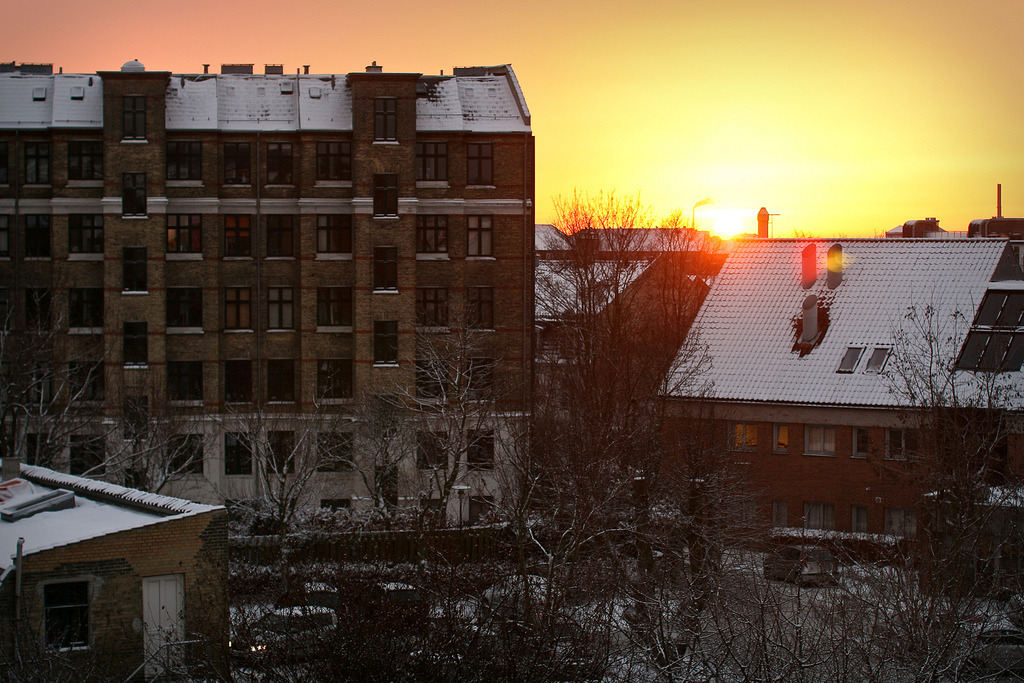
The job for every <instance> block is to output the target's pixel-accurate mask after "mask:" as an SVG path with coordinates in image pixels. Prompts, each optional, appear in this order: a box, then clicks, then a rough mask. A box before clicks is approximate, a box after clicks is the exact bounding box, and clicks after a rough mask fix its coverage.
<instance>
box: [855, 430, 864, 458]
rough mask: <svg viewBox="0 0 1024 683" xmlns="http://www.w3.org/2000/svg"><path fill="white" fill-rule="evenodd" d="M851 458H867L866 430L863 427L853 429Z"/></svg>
mask: <svg viewBox="0 0 1024 683" xmlns="http://www.w3.org/2000/svg"><path fill="white" fill-rule="evenodd" d="M853 457H854V458H866V457H868V430H867V428H865V427H854V428H853Z"/></svg>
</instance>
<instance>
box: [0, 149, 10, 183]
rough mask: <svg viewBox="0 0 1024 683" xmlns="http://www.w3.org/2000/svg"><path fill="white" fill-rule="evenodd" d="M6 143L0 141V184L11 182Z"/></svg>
mask: <svg viewBox="0 0 1024 683" xmlns="http://www.w3.org/2000/svg"><path fill="white" fill-rule="evenodd" d="M8 154H9V152H8V151H7V143H6V142H0V185H6V184H7V183H9V182H11V172H10V161H9V158H10V157H8Z"/></svg>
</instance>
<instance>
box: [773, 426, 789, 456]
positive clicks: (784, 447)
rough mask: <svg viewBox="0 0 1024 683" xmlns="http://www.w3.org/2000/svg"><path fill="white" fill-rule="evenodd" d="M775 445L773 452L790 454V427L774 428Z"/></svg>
mask: <svg viewBox="0 0 1024 683" xmlns="http://www.w3.org/2000/svg"><path fill="white" fill-rule="evenodd" d="M772 432H773V438H774V445H773V446H772V450H773V451H775V452H776V453H789V425H784V424H775V425H773V426H772Z"/></svg>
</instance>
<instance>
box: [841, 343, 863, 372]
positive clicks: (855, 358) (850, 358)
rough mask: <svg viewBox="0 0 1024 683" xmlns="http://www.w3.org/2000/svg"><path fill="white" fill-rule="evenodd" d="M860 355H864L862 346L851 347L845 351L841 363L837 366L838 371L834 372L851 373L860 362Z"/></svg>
mask: <svg viewBox="0 0 1024 683" xmlns="http://www.w3.org/2000/svg"><path fill="white" fill-rule="evenodd" d="M862 353H864V347H863V346H851V347H849V348H848V349H846V354H845V355H844V356H843V361H842V362H841V363H840V364H839V369H838V370H836V372H853V371H854V370H855V369H856V368H857V363H859V362H860V356H861V354H862Z"/></svg>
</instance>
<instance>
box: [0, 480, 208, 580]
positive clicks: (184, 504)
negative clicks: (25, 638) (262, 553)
mask: <svg viewBox="0 0 1024 683" xmlns="http://www.w3.org/2000/svg"><path fill="white" fill-rule="evenodd" d="M60 489H64V490H67V491H71V492H73V493H74V494H75V495H74V505H73V507H69V508H66V509H57V510H49V511H44V512H37V513H35V514H32V515H30V516H27V517H23V518H21V519H18V520H16V521H0V581H3V578H4V577H5V576H6V574H7V572H8V571H10V569H11V568H12V567H13V555H14V553H15V552H16V550H17V543H18V539H19V538H24V539H25V545H24V548H23V550H22V552H23V554H25V555H29V554H31V553H35V552H39V551H42V550H49V549H51V548H56V547H59V546H62V545H68V544H70V543H77V542H79V541H84V540H87V539H90V538H97V537H99V536H106V535H107V534H113V533H117V532H119V531H126V530H128V529H135V528H139V527H143V526H147V525H149V524H156V523H159V522H163V521H166V520H168V519H174V518H178V517H188V516H192V515H196V514H201V513H204V512H211V511H213V510H217V509H220V508H221V506H216V505H201V504H199V503H192V502H189V501H187V500H182V499H180V498H172V497H170V496H162V495H159V494H156V493H147V492H145V491H139V490H138V489H130V488H127V487H124V486H118V485H117V484H111V483H108V482H104V481H95V480H92V479H85V478H83V477H76V476H74V475H70V474H63V473H61V472H55V471H54V470H50V469H47V468H45V467H34V466H31V465H22V466H21V477H20V478H19V479H13V480H9V481H7V482H4V483H3V484H0V513H2V512H4V511H6V510H10V509H11V508H12V507H13V506H16V505H19V504H23V503H25V502H27V501H30V500H33V499H36V498H37V497H39V496H42V495H44V494H47V493H50V492H52V491H57V490H60Z"/></svg>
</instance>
